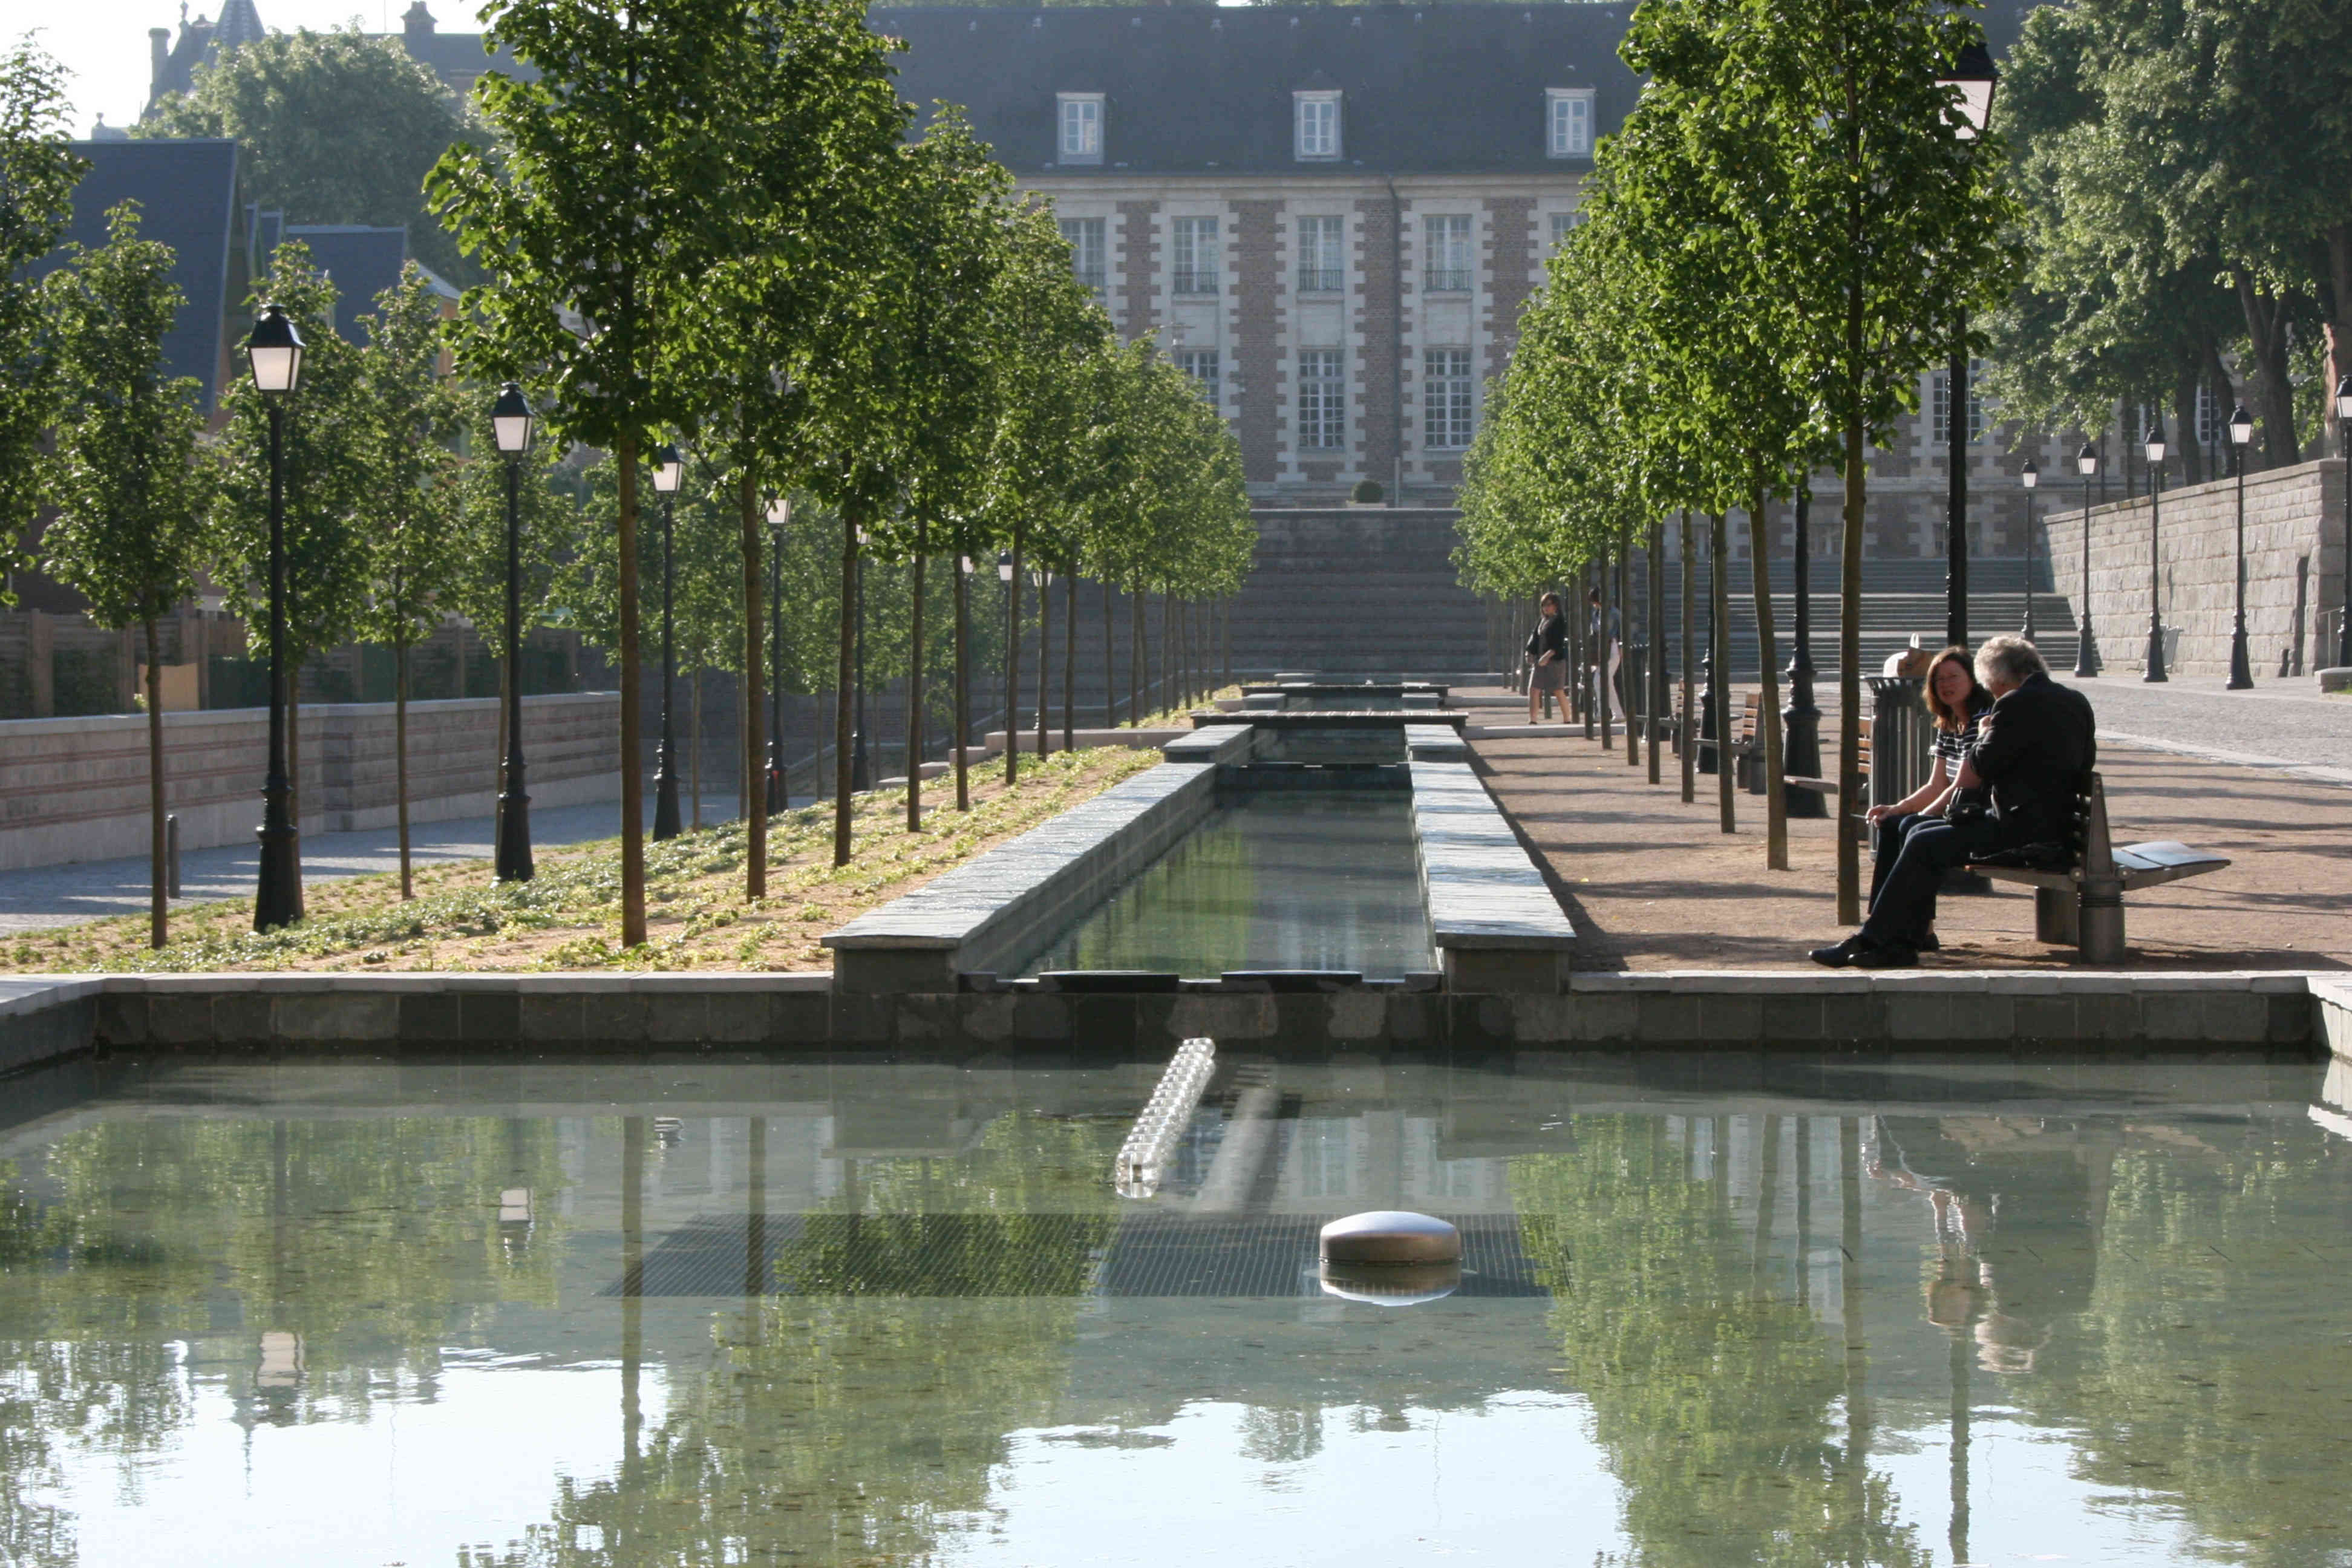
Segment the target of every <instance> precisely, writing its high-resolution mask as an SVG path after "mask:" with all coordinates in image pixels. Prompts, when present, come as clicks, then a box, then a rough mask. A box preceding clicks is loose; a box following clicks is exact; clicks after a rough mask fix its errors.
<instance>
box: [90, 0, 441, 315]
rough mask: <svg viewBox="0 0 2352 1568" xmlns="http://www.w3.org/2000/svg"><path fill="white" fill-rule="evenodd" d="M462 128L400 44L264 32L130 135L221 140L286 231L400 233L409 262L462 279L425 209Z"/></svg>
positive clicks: (205, 71) (432, 78)
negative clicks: (348, 227) (305, 227)
mask: <svg viewBox="0 0 2352 1568" xmlns="http://www.w3.org/2000/svg"><path fill="white" fill-rule="evenodd" d="M463 130H464V125H463V121H462V119H461V116H460V111H459V108H458V105H457V102H456V100H453V99H452V98H451V97H450V94H449V89H447V87H446V86H445V85H443V83H442V80H441V79H440V78H439V77H438V76H436V75H435V74H434V72H433V70H432V68H430V67H427V66H425V65H424V64H422V63H421V62H419V61H418V60H416V59H415V58H412V57H411V56H410V55H409V53H408V51H407V49H406V48H404V47H402V44H401V41H400V40H399V39H398V38H389V37H374V38H372V37H363V36H362V34H361V33H360V31H359V28H358V26H357V24H356V23H354V24H352V26H347V27H343V28H339V29H336V30H334V31H332V32H324V33H314V32H311V31H310V30H308V29H307V28H306V29H303V30H301V31H298V32H293V33H272V34H270V35H268V37H262V38H257V39H255V40H253V41H252V42H250V43H247V44H245V45H243V46H242V47H238V48H236V49H232V50H229V51H228V52H226V54H224V55H223V56H222V57H221V58H219V59H218V60H217V61H215V63H213V64H212V65H210V66H206V67H203V68H199V69H198V70H197V72H196V77H195V82H194V87H193V89H191V90H190V91H188V92H185V93H173V94H172V95H171V96H170V97H168V98H165V99H164V100H163V101H162V102H161V103H159V104H157V105H156V106H155V111H154V113H152V115H150V116H148V118H147V119H145V120H143V121H141V122H140V123H139V124H138V126H136V127H135V128H134V129H133V132H132V134H134V135H138V136H226V137H230V138H233V139H234V140H235V141H236V143H237V149H238V153H239V167H240V170H241V172H242V174H243V175H244V178H245V181H246V189H247V193H248V195H250V196H251V198H252V199H253V200H255V201H257V202H258V203H259V204H260V205H263V206H265V207H277V208H281V209H283V210H284V211H285V213H286V215H287V217H288V219H289V221H291V222H294V223H363V224H376V225H383V226H392V225H395V224H405V225H407V226H408V238H409V244H410V247H412V249H414V251H415V254H416V255H417V257H418V258H420V259H421V260H423V261H424V262H425V265H426V266H428V267H431V268H433V269H434V270H435V271H436V272H440V273H443V274H445V275H446V276H448V277H450V278H452V279H463V278H464V276H465V274H464V272H463V270H462V268H463V263H462V262H461V261H460V259H459V258H458V255H457V247H456V246H455V245H454V244H452V243H451V241H450V239H449V237H448V236H447V235H446V234H444V233H442V232H441V230H440V229H439V228H438V227H437V226H436V225H435V224H434V223H433V222H432V221H431V219H430V217H429V216H427V215H426V213H425V202H424V185H425V173H426V171H428V170H430V169H431V168H432V167H433V165H434V163H435V162H436V160H438V159H439V158H440V157H441V155H442V153H445V152H446V151H447V149H448V147H449V145H450V144H451V143H452V142H456V141H457V139H458V137H459V135H460V134H461V132H463Z"/></svg>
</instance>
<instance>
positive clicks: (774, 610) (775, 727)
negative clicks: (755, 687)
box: [768, 529, 792, 816]
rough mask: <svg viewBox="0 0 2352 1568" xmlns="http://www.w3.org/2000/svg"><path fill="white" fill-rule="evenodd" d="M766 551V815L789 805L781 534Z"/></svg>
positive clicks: (777, 532) (790, 796)
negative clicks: (785, 739)
mask: <svg viewBox="0 0 2352 1568" xmlns="http://www.w3.org/2000/svg"><path fill="white" fill-rule="evenodd" d="M769 542H770V546H771V548H770V549H769V551H768V815H769V816H775V815H776V813H778V812H780V811H782V810H783V809H784V808H785V807H786V806H787V805H791V804H792V788H791V781H789V780H788V779H786V778H785V777H784V607H783V605H782V603H781V602H780V595H782V590H783V556H784V531H783V530H782V529H777V530H775V531H773V532H772V535H771V537H770V541H769Z"/></svg>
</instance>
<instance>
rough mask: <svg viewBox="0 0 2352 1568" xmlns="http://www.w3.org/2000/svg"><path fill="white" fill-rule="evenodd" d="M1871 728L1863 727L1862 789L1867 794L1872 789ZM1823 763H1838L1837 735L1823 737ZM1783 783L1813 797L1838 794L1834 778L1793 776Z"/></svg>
mask: <svg viewBox="0 0 2352 1568" xmlns="http://www.w3.org/2000/svg"><path fill="white" fill-rule="evenodd" d="M1870 733H1871V731H1870V726H1869V725H1867V724H1865V725H1864V726H1863V727H1862V787H1863V789H1864V791H1865V792H1867V791H1868V790H1869V788H1870ZM1836 762H1837V737H1836V736H1835V735H1823V736H1822V763H1825V764H1831V765H1834V764H1835V763H1836ZM1781 782H1782V783H1783V784H1787V785H1788V787H1789V788H1790V789H1801V790H1804V791H1806V792H1808V793H1809V794H1812V795H1835V794H1837V792H1838V783H1837V780H1835V779H1833V778H1818V779H1814V778H1799V777H1797V776H1795V775H1794V774H1791V775H1790V777H1788V778H1786V779H1784V780H1782V781H1781Z"/></svg>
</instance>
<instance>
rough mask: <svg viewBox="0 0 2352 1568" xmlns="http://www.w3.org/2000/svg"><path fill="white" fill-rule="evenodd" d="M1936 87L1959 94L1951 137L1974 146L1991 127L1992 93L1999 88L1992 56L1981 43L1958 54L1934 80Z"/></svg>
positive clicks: (1970, 46) (1971, 45) (1998, 72)
mask: <svg viewBox="0 0 2352 1568" xmlns="http://www.w3.org/2000/svg"><path fill="white" fill-rule="evenodd" d="M1936 85H1937V86H1938V87H1944V88H1951V89H1955V90H1957V91H1958V94H1959V102H1958V105H1956V107H1957V108H1958V110H1959V117H1960V118H1959V124H1958V126H1956V127H1955V128H1954V134H1956V135H1958V137H1959V139H1960V140H1961V141H1963V142H1973V141H1975V140H1976V139H1977V138H1978V137H1979V136H1981V135H1983V134H1984V133H1985V132H1986V131H1988V130H1990V128H1991V126H1992V95H1993V90H1994V89H1996V88H1998V87H1999V86H2000V71H1999V70H1998V69H1997V68H1995V67H1994V65H1993V63H1992V53H1991V51H1990V50H1989V49H1987V48H1986V47H1984V44H1983V42H1982V41H1981V40H1979V41H1978V42H1975V43H1971V44H1970V45H1969V46H1968V47H1966V48H1964V49H1962V50H1961V51H1960V58H1958V59H1957V60H1954V61H1953V62H1952V68H1951V69H1950V70H1948V71H1947V72H1945V73H1944V74H1943V75H1942V76H1940V77H1937V79H1936Z"/></svg>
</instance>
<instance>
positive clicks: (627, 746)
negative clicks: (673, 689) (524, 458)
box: [613, 430, 646, 947]
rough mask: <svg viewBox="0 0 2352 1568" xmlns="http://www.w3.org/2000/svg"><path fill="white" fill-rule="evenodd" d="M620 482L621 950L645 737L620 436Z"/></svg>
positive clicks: (638, 871) (640, 827)
mask: <svg viewBox="0 0 2352 1568" xmlns="http://www.w3.org/2000/svg"><path fill="white" fill-rule="evenodd" d="M613 470H614V476H615V477H616V478H617V479H619V481H620V511H621V519H620V534H621V537H620V541H619V548H620V558H621V563H620V564H621V628H620V629H621V945H622V946H624V947H636V946H639V945H641V944H643V942H645V940H646V779H645V732H644V725H643V722H642V720H641V716H640V713H639V709H640V706H641V704H640V702H639V697H640V695H641V694H640V693H639V691H638V689H637V685H638V681H639V679H641V676H640V671H639V669H638V667H637V437H636V432H635V431H634V430H624V431H623V432H622V433H621V438H620V440H619V442H618V443H617V449H616V450H615V451H614V454H613Z"/></svg>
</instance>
